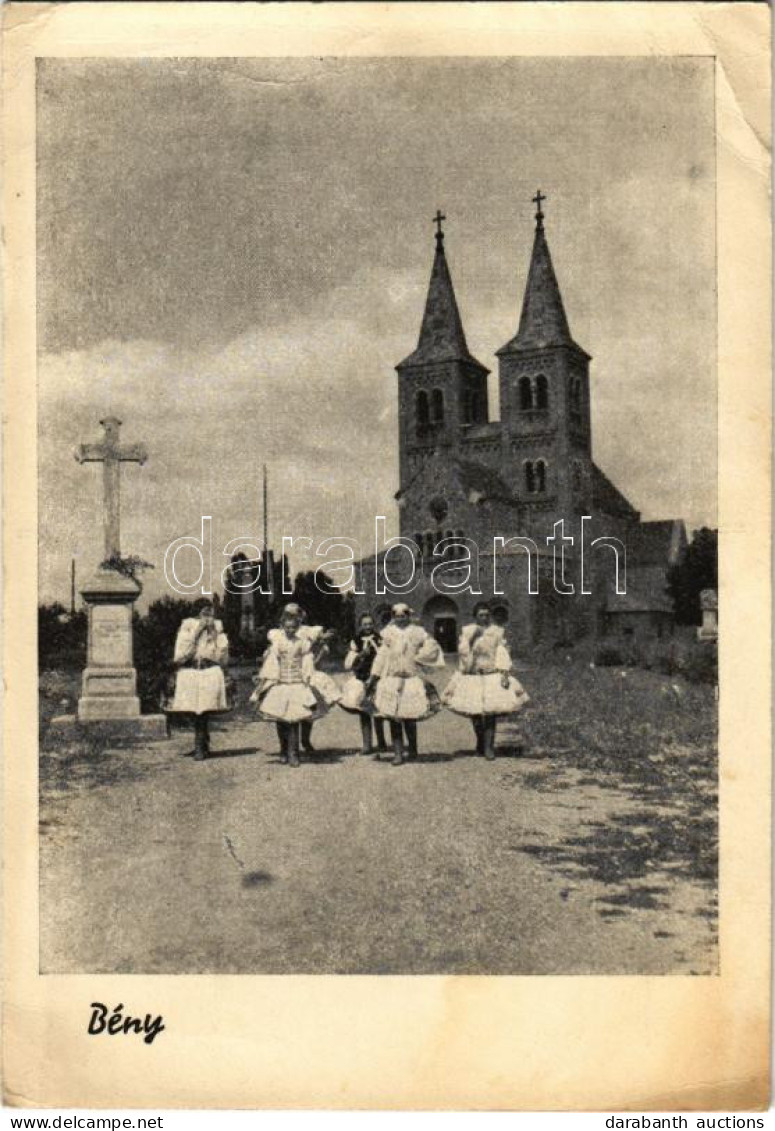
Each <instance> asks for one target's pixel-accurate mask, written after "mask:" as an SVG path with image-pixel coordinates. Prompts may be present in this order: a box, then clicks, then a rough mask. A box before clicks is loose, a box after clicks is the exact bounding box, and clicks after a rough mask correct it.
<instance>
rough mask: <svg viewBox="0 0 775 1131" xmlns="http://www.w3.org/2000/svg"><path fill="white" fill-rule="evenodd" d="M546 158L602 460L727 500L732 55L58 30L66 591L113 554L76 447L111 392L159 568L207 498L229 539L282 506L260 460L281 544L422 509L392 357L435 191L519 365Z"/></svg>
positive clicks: (57, 456)
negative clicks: (96, 35)
mask: <svg viewBox="0 0 775 1131" xmlns="http://www.w3.org/2000/svg"><path fill="white" fill-rule="evenodd" d="M539 186H540V187H541V189H542V190H543V191H544V192H545V193H546V194H547V197H548V200H547V202H546V204H545V205H544V209H545V213H546V228H547V234H548V239H549V244H550V247H551V250H552V256H553V259H554V263H555V268H556V270H557V274H558V276H559V280H560V285H561V288H562V291H563V296H564V299H565V306H566V310H567V312H568V317H569V321H570V325H571V330H572V332H573V334H574V337H575V339H576V340H577V341H578V342H579V344H580V345H582V346H583V347H584V348H585V349H586V350H587V351H588V352H589V353H591V354H592V355H593V358H594V360H593V363H592V398H593V399H592V406H593V445H594V453H595V458H596V461H597V462H598V463H599V464H600V466H601V467H602V468H603V470H604V471H605V472H606V473H607V474H608V475H609V476H611V477H612V478H613V479H614V481H615V482H616V483H617V485H618V486H619V487H620V488H621V489H622V490H623V491H624V492H625V494H627V495H628V497H629V498H630V499H631V501H632V502H633V503H634V504H635V506H637V507H638V508H639V509H640V510H641V511H642V512H643V514H644V517H646V518H663V517H671V516H680V517H683V518H685V519H686V521H687V524H688V525H689V526H690V528H693V527H696V526H698V525H702V524H715V521H716V510H715V508H716V419H715V406H716V377H715V334H716V329H715V327H716V320H715V276H714V256H715V221H714V207H715V205H714V200H715V154H714V136H713V72H712V64H711V63H710V62H709V61H708V60H702V59H694V58H686V59H676V58H671V59H669V60H667V59H620V60H617V59H612V60H596V59H573V60H567V59H563V60H556V61H554V60H544V59H488V60H482V59H454V60H444V59H437V60H434V59H368V58H364V59H358V60H353V59H347V60H345V59H294V60H277V59H273V60H263V59H256V60H244V59H226V60H217V59H216V60H190V59H167V60H111V61H101V60H86V61H72V60H67V61H64V60H62V61H58V60H44V61H41V62H40V63H39V74H38V194H39V210H38V303H39V317H38V342H39V367H38V392H39V406H40V412H39V420H40V445H39V451H40V498H41V508H40V517H41V542H42V553H41V562H40V587H41V597H42V598H43V599H46V600H51V599H60V600H66V599H67V596H68V593H69V567H70V559H71V557H73V556H74V557H75V558H76V559H77V563H78V571H79V576H84V575H85V573H86V572H88V571H89V570H90V569H91V568H93V567H94V565H96V563H97V561H98V560H99V558H100V556H101V546H102V533H101V491H102V487H101V475H100V472H99V471H98V469H97V467H96V466H95V465H85V466H79V465H78V464H76V462H75V461H74V459H73V455H72V452H73V449H74V448H75V447H76V446H77V445H78V444H79V443H81V442H84V441H88V440H94V439H97V438H98V437H99V434H100V429H99V425H98V421H99V419H100V418H101V417H102V416H104V415H106V414H108V413H111V414H114V415H117V416H119V417H120V418H121V419H122V420H123V422H124V427H123V435H122V438H123V439H125V440H126V441H127V442H136V441H142V442H144V443H145V444H146V445H147V447H148V449H149V454H150V458H149V462H148V463H147V464H146V465H145V466H144V467H142V468H139V467H136V466H135V465H128V466H126V467H125V468H124V470H123V471H122V481H123V493H122V511H123V513H122V549H123V551H124V552H125V553H129V552H132V553H137V554H140V555H141V556H143V557H145V558H147V559H148V560H150V561H152V562H154V563H155V564H156V569H155V571H154V573H153V574H151V575H150V576H149V578H148V580H147V583H146V589H147V593H148V595H149V596H151V597H153V596H156V595H158V594H160V593H161V592H164V591H166V587H165V582H164V577H163V573H162V568H161V566H162V559H163V555H164V550H165V548H166V547H167V546H168V545H169V543H170V542H172V541H173V540H174V539H175V538H177V537H180V536H181V535H185V534H195V533H196V532H197V531H198V529H199V525H200V516H201V515H203V514H207V515H212V516H213V530H214V551H215V558H216V563H217V564H218V568H220V563H218V555H219V554H220V550H221V549H222V547H223V545H224V544H225V543H226V542H227V541H228V540H229V539H233V538H236V537H238V536H247V535H251V534H252V535H255V536H259V535H260V531H261V522H262V505H261V465H262V464H263V463H266V464H267V465H268V467H269V475H270V532H271V535H272V538H273V541H274V542H275V543H276V544H278V545H279V540H280V537H281V536H282V535H283V534H287V535H292V536H299V535H308V536H311V537H313V539H315V540H316V541H319V540H322V539H323V538H327V537H331V536H332V535H347V536H349V537H353V538H357V539H359V540H361V541H362V542H363V544H364V552H369V550H370V549H371V548H372V547H371V546H370V545H369V538H370V537H371V538H373V523H374V516H375V515H376V514H386V515H387V517H388V524H389V527H390V528H391V529H395V527H396V523H397V514H396V510H395V504H394V502H393V494H394V492H395V490H396V488H397V485H398V484H397V474H398V461H397V450H396V430H397V425H396V377H395V373H394V368H393V367H394V366H395V364H396V362H398V361H399V360H401V358H403V357H404V356H406V355H407V354H408V353H409V352H411V350H412V348H413V347H414V345H415V344H416V339H417V333H418V330H419V325H420V318H421V315H422V307H423V302H424V298H425V291H426V287H427V282H428V277H429V273H430V266H431V260H432V254H433V225H432V222H431V218H432V216H433V214H434V212H435V210H436V208H437V207H441V208H442V210H443V211H444V212H445V213H446V215H447V217H448V222H447V225H446V230H447V240H446V248H447V252H448V257H449V262H450V268H451V271H452V276H453V280H454V283H455V287H456V291H457V295H458V301H459V303H460V307H461V311H462V315H463V319H464V324H465V328H466V333H467V336H468V342H469V345H470V347H471V349H472V352H473V353H474V355H475V356H476V357H478V358H479V359H480V360H481V361H482V362H483V363H484V364H485V365H487V366H489V367H490V368H492V369H495V368H496V360H495V358H494V356H493V354H494V351H495V350H496V349H498V348H499V347H500V346H501V345H502V344H503V343H504V342H505V341H506V340H507V339H508V338H509V337H511V336H512V335H513V333H514V332H515V329H516V325H517V321H518V317H519V308H520V304H521V298H522V291H523V287H524V282H525V277H526V272H527V266H528V260H529V254H530V248H531V244H532V231H533V211H534V206H533V205H532V204H531V197H532V196H533V195H534V193H535V191H536V188H537V187H539ZM493 401H494V404H493V406H492V407H493V409H494V410H495V411H497V399H496V398H493ZM370 532H372V533H370ZM224 561H225V559H224ZM181 564H184V563H181ZM295 564H296V565H297V566H305V565H312V564H319V561H318V563H313V562H312V561H311V559H305V558H304V556H302V555H299V556H297V558H296V562H295Z"/></svg>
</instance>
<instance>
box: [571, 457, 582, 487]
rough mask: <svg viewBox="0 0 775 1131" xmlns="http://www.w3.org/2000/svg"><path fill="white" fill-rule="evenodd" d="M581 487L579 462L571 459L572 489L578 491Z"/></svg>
mask: <svg viewBox="0 0 775 1131" xmlns="http://www.w3.org/2000/svg"><path fill="white" fill-rule="evenodd" d="M581 487H582V471H581V464H580V463H579V461H578V460H577V459H575V460H574V461H573V490H574V491H576V492H579V491H580V490H581Z"/></svg>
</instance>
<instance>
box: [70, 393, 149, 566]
mask: <svg viewBox="0 0 775 1131" xmlns="http://www.w3.org/2000/svg"><path fill="white" fill-rule="evenodd" d="M100 424H101V425H102V427H103V429H104V431H105V438H104V440H103V441H102V443H101V444H81V446H80V448H79V449H78V451H77V452H76V453H75V458H76V459H77V460H78V462H79V463H101V464H102V465H103V468H102V475H103V508H104V513H103V521H104V525H105V559H106V560H107V559H108V558H113V557H120V555H121V535H120V529H121V528H120V523H121V486H120V478H119V476H120V471H121V464H122V463H139V464H143V463H145V461H146V460H147V459H148V453H147V451H146V450H145V447H144V446H143V445H142V444H127V445H125V446H124V447H122V446H121V444H120V443H119V432H120V430H121V421H120V420H118V419H117V418H116V417H115V416H106V417H105V419H104V420H101V421H100Z"/></svg>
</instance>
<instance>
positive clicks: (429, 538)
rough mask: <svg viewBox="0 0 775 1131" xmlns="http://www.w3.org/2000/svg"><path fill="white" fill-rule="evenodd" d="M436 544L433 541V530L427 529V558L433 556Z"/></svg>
mask: <svg viewBox="0 0 775 1131" xmlns="http://www.w3.org/2000/svg"><path fill="white" fill-rule="evenodd" d="M434 544H435V543H434V541H433V532H432V531H431V530H426V531H425V556H426V557H427V558H431V557H433V547H434Z"/></svg>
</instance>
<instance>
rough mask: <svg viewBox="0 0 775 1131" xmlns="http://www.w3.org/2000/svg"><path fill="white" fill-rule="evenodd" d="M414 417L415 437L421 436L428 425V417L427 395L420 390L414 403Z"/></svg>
mask: <svg viewBox="0 0 775 1131" xmlns="http://www.w3.org/2000/svg"><path fill="white" fill-rule="evenodd" d="M415 417H416V423H417V435H418V436H422V434H423V432H425V430H426V428H427V427H428V425H429V423H430V415H429V412H428V394H427V393H426V392H425V391H424V390H423V389H420V391H419V393H418V394H417V399H416V401H415Z"/></svg>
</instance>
